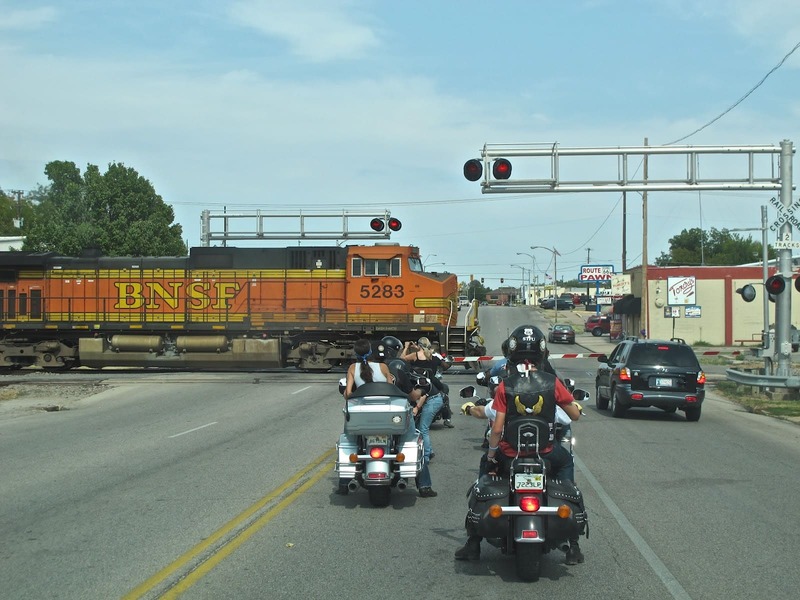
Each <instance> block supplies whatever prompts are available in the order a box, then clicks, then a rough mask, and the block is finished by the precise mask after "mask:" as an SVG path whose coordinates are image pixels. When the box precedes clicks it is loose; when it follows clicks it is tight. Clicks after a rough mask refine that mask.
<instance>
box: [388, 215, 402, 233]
mask: <svg viewBox="0 0 800 600" xmlns="http://www.w3.org/2000/svg"><path fill="white" fill-rule="evenodd" d="M402 226H403V224H402V223H401V222H400V219H395V218H394V217H392V218H391V219H389V229H390V230H391V231H400V228H401V227H402Z"/></svg>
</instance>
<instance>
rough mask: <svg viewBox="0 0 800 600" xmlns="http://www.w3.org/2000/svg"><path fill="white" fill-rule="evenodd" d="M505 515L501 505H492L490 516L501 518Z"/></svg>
mask: <svg viewBox="0 0 800 600" xmlns="http://www.w3.org/2000/svg"><path fill="white" fill-rule="evenodd" d="M502 514H503V507H502V506H500V505H499V504H492V505H491V506H490V507H489V516H490V517H492V518H495V519H497V518H499V517H500V516H501V515H502Z"/></svg>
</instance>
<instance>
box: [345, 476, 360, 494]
mask: <svg viewBox="0 0 800 600" xmlns="http://www.w3.org/2000/svg"><path fill="white" fill-rule="evenodd" d="M347 489H348V490H350V491H351V492H357V491H358V481H356V480H355V479H351V480H350V481H348V482H347Z"/></svg>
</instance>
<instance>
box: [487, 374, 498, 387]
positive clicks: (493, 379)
mask: <svg viewBox="0 0 800 600" xmlns="http://www.w3.org/2000/svg"><path fill="white" fill-rule="evenodd" d="M489 383H491V384H492V385H500V377H499V376H498V375H493V376H492V377H490V378H489Z"/></svg>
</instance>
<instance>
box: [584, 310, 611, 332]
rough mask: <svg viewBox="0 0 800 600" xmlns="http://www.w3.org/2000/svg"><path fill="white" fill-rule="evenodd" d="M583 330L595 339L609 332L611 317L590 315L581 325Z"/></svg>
mask: <svg viewBox="0 0 800 600" xmlns="http://www.w3.org/2000/svg"><path fill="white" fill-rule="evenodd" d="M583 330H584V331H588V332H591V334H592V335H593V336H595V337H600V336H601V335H603V334H604V333H610V332H611V317H609V316H608V315H592V316H591V317H589V318H588V319H586V322H585V323H584V324H583Z"/></svg>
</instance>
